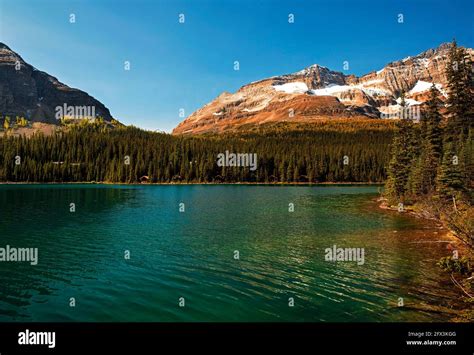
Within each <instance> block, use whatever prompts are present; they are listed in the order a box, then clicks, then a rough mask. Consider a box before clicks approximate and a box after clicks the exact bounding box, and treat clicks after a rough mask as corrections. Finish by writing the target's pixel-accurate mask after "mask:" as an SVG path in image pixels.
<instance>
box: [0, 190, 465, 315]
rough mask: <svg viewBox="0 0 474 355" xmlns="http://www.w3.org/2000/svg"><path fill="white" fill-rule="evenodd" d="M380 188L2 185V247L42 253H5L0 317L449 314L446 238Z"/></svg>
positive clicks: (0, 265)
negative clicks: (352, 257)
mask: <svg viewBox="0 0 474 355" xmlns="http://www.w3.org/2000/svg"><path fill="white" fill-rule="evenodd" d="M378 189H379V187H377V186H360V185H358V186H355V185H352V186H351V185H331V186H262V185H259V186H255V185H153V186H152V185H132V186H131V185H81V184H77V185H0V215H1V222H0V248H5V246H6V245H9V246H10V247H17V248H38V255H39V258H38V264H37V265H30V263H26V262H12V261H9V262H6V261H5V262H0V275H1V276H0V321H178V322H180V321H297V322H300V321H313V322H359V321H370V322H372V321H375V322H385V321H447V320H449V318H447V315H446V314H443V313H437V312H430V311H429V309H426V307H425V305H434V306H449V305H453V304H455V303H456V302H457V298H458V294H457V293H456V292H455V290H454V289H453V287H452V285H451V284H450V281H449V278H448V277H447V276H446V275H445V274H443V272H442V271H441V270H439V268H438V267H437V266H436V262H437V261H438V260H439V258H440V257H442V256H445V255H449V252H448V250H447V249H446V245H447V244H446V243H443V242H441V243H431V242H430V241H432V240H441V241H446V240H448V239H447V237H445V236H444V234H443V233H442V231H439V230H438V229H436V227H434V226H432V225H430V224H429V223H426V222H423V221H420V220H417V219H414V218H413V217H410V216H407V215H403V214H398V213H396V212H391V211H384V210H381V209H379V208H378V207H377V203H376V202H375V201H374V199H375V198H376V197H377V196H378ZM71 204H74V205H71ZM290 204H292V205H290ZM292 206H293V207H294V211H293V212H290V211H289V209H291V207H292ZM71 211H73V212H71ZM334 245H336V246H337V248H339V247H342V248H361V249H362V248H363V250H364V262H363V264H361V263H357V262H354V261H337V262H332V261H327V260H326V258H325V255H326V249H327V248H333V246H334ZM447 280H448V281H447ZM400 297H401V298H403V304H404V306H403V307H398V302H399V299H400ZM71 298H74V301H75V307H70V305H71V303H70V302H71V301H73V300H72V299H71ZM72 304H73V303H72Z"/></svg>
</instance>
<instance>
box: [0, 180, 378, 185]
mask: <svg viewBox="0 0 474 355" xmlns="http://www.w3.org/2000/svg"><path fill="white" fill-rule="evenodd" d="M0 185H130V186H147V185H150V186H159V185H164V186H166V185H216V186H217V185H262V186H292V185H294V186H298V185H302V186H324V185H328V186H332V185H360V186H364V185H367V186H384V183H383V182H155V183H151V182H150V183H149V182H147V183H140V182H132V183H128V182H90V181H71V182H31V181H29V182H28V181H24V182H18V181H2V182H0Z"/></svg>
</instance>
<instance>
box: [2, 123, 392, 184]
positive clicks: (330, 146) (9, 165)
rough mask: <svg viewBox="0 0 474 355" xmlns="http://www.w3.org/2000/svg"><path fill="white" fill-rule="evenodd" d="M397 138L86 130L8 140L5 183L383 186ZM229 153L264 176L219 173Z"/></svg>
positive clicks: (388, 133)
mask: <svg viewBox="0 0 474 355" xmlns="http://www.w3.org/2000/svg"><path fill="white" fill-rule="evenodd" d="M393 131H394V126H393V123H391V122H387V121H380V120H367V121H351V120H347V121H345V122H339V121H338V122H334V123H331V121H328V122H326V123H324V124H319V125H318V124H316V125H300V126H298V128H292V129H291V130H288V129H287V127H283V128H282V127H280V128H278V127H277V128H272V129H268V130H264V131H260V132H249V131H246V132H241V133H237V134H225V135H211V136H193V137H184V136H172V135H169V134H165V133H155V132H149V131H143V130H140V129H138V128H134V127H116V128H113V129H109V128H108V127H106V126H101V125H100V123H97V122H95V123H94V124H78V125H72V126H69V127H68V128H67V130H64V131H62V132H58V133H55V134H53V135H51V136H44V135H42V134H35V135H34V136H32V137H30V138H27V137H24V136H12V135H6V136H4V137H2V138H0V181H17V182H80V181H82V182H92V181H95V182H120V183H137V182H144V181H146V182H151V183H171V182H176V183H178V182H203V183H207V182H216V183H219V182H268V183H276V182H282V183H293V182H383V181H384V180H385V178H386V170H385V166H387V165H388V161H389V158H390V157H389V145H390V142H391V140H392V136H393ZM226 150H228V151H229V152H233V153H256V154H257V161H258V164H257V169H256V170H255V171H251V170H250V169H249V168H245V167H229V166H224V167H219V166H218V165H217V156H218V154H219V153H224V152H225V151H226Z"/></svg>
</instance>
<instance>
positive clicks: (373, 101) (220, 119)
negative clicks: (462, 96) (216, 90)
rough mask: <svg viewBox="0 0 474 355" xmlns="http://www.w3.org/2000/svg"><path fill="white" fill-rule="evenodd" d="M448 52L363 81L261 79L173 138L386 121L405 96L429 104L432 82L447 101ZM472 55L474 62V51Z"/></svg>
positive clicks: (306, 74)
mask: <svg viewBox="0 0 474 355" xmlns="http://www.w3.org/2000/svg"><path fill="white" fill-rule="evenodd" d="M449 47H450V44H449V43H443V44H441V45H440V46H439V47H438V48H435V49H429V50H427V51H425V52H423V53H420V54H418V55H416V56H414V57H407V58H405V59H402V60H399V61H396V62H392V63H389V64H388V65H386V66H385V67H384V68H383V69H381V70H379V71H374V72H371V73H369V74H366V75H363V76H361V77H357V76H355V75H346V74H343V73H341V72H337V71H332V70H330V69H328V68H326V67H323V66H320V65H318V64H314V65H311V66H310V67H308V68H306V69H303V70H301V71H298V72H296V73H293V74H287V75H282V76H274V77H271V78H268V79H263V80H259V81H256V82H253V83H250V84H248V85H245V86H243V87H241V88H240V89H239V90H238V91H237V92H236V93H234V94H231V93H228V92H224V93H222V94H221V95H219V96H218V97H217V98H216V99H215V100H213V101H212V102H210V103H208V104H207V105H205V106H204V107H202V108H200V109H199V110H197V111H196V112H194V113H193V114H191V115H190V116H189V117H187V118H186V119H185V120H184V121H183V122H181V123H180V124H179V125H178V126H177V127H176V128H175V129H174V130H173V134H199V133H208V132H223V131H229V130H234V129H236V128H239V127H242V126H244V125H247V126H248V127H251V126H255V125H260V124H263V123H270V122H281V121H297V122H311V121H313V120H320V119H328V118H367V117H372V118H381V117H383V113H390V112H393V111H394V110H395V109H398V108H400V105H399V103H400V95H401V93H402V92H404V93H405V97H406V102H407V104H408V105H419V104H422V103H423V102H424V101H426V99H427V93H428V90H429V88H430V87H431V85H432V84H433V83H434V84H435V85H436V86H437V87H438V89H439V90H440V92H441V93H442V96H444V97H445V96H446V91H445V90H446V84H447V77H446V70H445V68H446V66H447V64H448V52H449ZM468 52H469V54H470V55H471V57H472V58H474V50H473V49H470V48H469V49H468ZM441 98H443V97H441Z"/></svg>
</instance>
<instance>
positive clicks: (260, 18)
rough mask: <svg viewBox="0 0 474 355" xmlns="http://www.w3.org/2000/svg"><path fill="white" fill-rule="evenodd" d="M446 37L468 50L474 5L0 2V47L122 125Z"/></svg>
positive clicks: (147, 123)
mask: <svg viewBox="0 0 474 355" xmlns="http://www.w3.org/2000/svg"><path fill="white" fill-rule="evenodd" d="M71 13H73V14H75V17H76V22H75V23H74V24H71V23H70V22H69V19H70V14H71ZM181 13H182V14H184V15H185V22H184V24H180V23H179V21H178V16H179V14H181ZM290 13H292V14H294V16H295V17H294V19H295V21H294V23H292V24H290V23H288V15H289V14H290ZM399 14H403V17H404V18H403V23H398V15H399ZM453 37H456V39H457V40H458V42H459V43H460V44H461V45H464V46H469V47H474V1H472V0H462V1H461V0H449V1H448V0H378V1H364V0H357V1H349V0H346V1H340V0H304V1H298V0H281V1H278V0H274V1H270V0H265V1H258V0H252V1H250V0H212V1H211V0H183V1H180V0H138V1H135V0H127V1H121V0H118V1H112V0H81V1H68V0H29V1H26V0H0V42H4V43H5V44H7V45H8V46H9V47H10V48H11V49H13V50H14V51H16V52H18V53H19V54H20V55H21V56H22V57H23V59H24V60H25V61H27V62H28V63H30V64H32V65H33V66H35V67H36V68H38V69H40V70H43V71H46V72H47V73H49V74H51V75H53V76H55V77H57V78H58V79H59V80H60V81H62V82H64V83H65V84H67V85H69V86H71V87H76V88H79V89H81V90H84V91H86V92H88V93H89V94H90V95H92V96H94V97H95V98H97V99H98V100H100V101H101V102H103V103H104V104H105V105H106V106H107V107H108V108H109V109H110V111H111V113H112V115H113V116H114V117H115V118H117V119H119V120H120V121H122V122H123V123H125V124H133V125H136V126H139V127H142V128H146V129H153V130H155V129H160V130H165V131H168V132H169V131H171V129H173V128H174V127H175V126H176V125H177V124H178V123H179V122H180V121H182V120H183V119H182V118H180V117H179V110H180V108H183V109H184V110H185V114H186V116H187V115H189V114H190V113H192V112H193V111H194V110H196V109H198V108H199V107H201V106H203V105H204V104H206V103H208V102H209V101H211V100H212V99H214V98H215V97H216V96H218V95H219V94H220V93H221V92H223V91H229V92H234V91H236V90H238V88H239V87H240V86H242V85H244V84H247V83H249V82H252V81H255V80H259V79H263V78H265V77H269V76H274V75H280V74H286V73H292V72H295V71H298V70H301V69H303V68H305V67H307V66H309V65H311V64H314V63H317V64H320V65H324V66H327V67H329V68H330V69H333V70H338V71H343V62H344V61H346V60H347V61H349V70H348V71H345V73H353V74H356V75H361V74H365V73H367V72H370V71H372V70H378V69H380V68H382V67H383V66H385V65H386V64H387V63H389V62H391V61H394V60H398V59H402V58H404V57H406V56H409V55H416V54H418V53H419V52H422V51H424V50H426V49H428V48H432V47H436V46H438V45H439V44H440V43H442V42H447V41H450V40H452V38H453ZM125 61H130V64H131V68H130V71H125V70H124V62H125ZM234 61H239V63H240V70H239V71H235V70H234Z"/></svg>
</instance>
